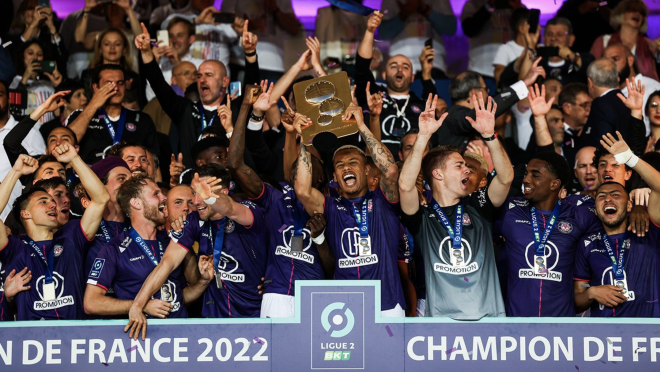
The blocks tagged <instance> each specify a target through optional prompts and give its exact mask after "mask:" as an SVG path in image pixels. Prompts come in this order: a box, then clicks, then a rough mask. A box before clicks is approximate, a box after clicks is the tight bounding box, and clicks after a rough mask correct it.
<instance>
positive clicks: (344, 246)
mask: <svg viewBox="0 0 660 372" xmlns="http://www.w3.org/2000/svg"><path fill="white" fill-rule="evenodd" d="M371 243H372V247H371V251H372V252H373V251H374V247H373V241H372V242H371ZM341 250H342V253H343V254H344V258H340V259H339V260H338V261H337V263H338V264H339V268H340V269H345V268H350V267H358V266H367V265H374V264H377V263H378V256H377V255H375V254H373V253H372V254H370V255H366V256H360V230H358V228H357V227H351V228H347V229H344V231H342V233H341Z"/></svg>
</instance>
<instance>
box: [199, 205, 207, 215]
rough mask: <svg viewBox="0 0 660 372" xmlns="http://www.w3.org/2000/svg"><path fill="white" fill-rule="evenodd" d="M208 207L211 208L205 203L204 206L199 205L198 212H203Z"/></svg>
mask: <svg viewBox="0 0 660 372" xmlns="http://www.w3.org/2000/svg"><path fill="white" fill-rule="evenodd" d="M208 209H209V207H208V206H206V205H204V206H199V207H197V212H199V213H200V214H201V213H204V212H206V211H207V210H208Z"/></svg>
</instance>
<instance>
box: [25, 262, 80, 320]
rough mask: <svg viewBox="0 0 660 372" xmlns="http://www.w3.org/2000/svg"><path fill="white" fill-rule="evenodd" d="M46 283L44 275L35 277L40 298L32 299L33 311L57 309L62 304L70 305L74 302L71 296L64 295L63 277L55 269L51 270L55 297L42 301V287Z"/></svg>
mask: <svg viewBox="0 0 660 372" xmlns="http://www.w3.org/2000/svg"><path fill="white" fill-rule="evenodd" d="M45 283H46V277H45V276H44V275H42V276H40V277H39V278H37V280H36V282H35V287H36V289H37V294H38V295H39V298H40V299H41V300H38V301H34V304H33V308H34V310H35V311H44V310H53V309H59V308H61V307H64V306H71V305H73V304H74V300H73V296H71V295H69V296H64V277H63V276H62V275H60V273H58V272H57V271H54V272H53V283H55V299H54V300H51V301H44V293H43V288H44V284H45Z"/></svg>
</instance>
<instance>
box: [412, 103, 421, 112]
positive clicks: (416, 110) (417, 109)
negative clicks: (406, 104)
mask: <svg viewBox="0 0 660 372" xmlns="http://www.w3.org/2000/svg"><path fill="white" fill-rule="evenodd" d="M410 109H411V110H412V111H413V112H414V113H415V114H419V113H420V112H422V109H421V108H419V107H418V106H414V105H413V106H410Z"/></svg>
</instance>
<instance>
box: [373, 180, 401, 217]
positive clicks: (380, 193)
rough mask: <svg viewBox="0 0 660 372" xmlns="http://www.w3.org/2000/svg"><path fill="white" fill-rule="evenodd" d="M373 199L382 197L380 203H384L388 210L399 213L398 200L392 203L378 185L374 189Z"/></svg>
mask: <svg viewBox="0 0 660 372" xmlns="http://www.w3.org/2000/svg"><path fill="white" fill-rule="evenodd" d="M374 199H382V202H383V203H382V204H384V205H385V206H386V207H387V208H388V209H389V210H391V211H393V212H395V213H397V214H398V213H399V209H400V205H399V202H395V203H392V202H391V201H389V200H387V197H386V196H385V192H384V191H383V189H381V188H380V187H379V188H378V190H376V191H374Z"/></svg>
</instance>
